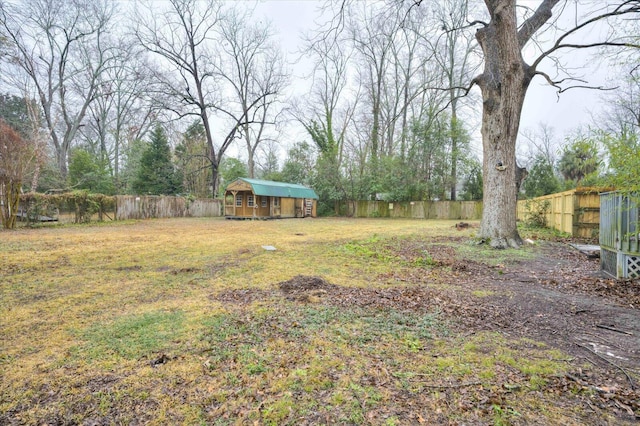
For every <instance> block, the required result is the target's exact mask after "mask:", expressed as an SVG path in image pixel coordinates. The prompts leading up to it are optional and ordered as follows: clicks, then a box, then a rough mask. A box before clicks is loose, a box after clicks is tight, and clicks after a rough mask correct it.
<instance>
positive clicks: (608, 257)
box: [600, 249, 618, 278]
mask: <svg viewBox="0 0 640 426" xmlns="http://www.w3.org/2000/svg"><path fill="white" fill-rule="evenodd" d="M617 258H618V256H617V255H616V252H614V251H610V250H605V249H601V250H600V269H602V270H603V271H604V272H606V273H607V274H609V275H611V276H612V277H616V275H617V270H616V269H617V268H616V264H617ZM616 278H617V277H616Z"/></svg>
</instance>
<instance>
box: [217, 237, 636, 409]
mask: <svg viewBox="0 0 640 426" xmlns="http://www.w3.org/2000/svg"><path fill="white" fill-rule="evenodd" d="M457 243H462V240H460V239H459V238H455V237H454V238H450V239H444V238H441V239H438V241H429V242H427V243H425V242H424V241H422V242H420V241H416V242H408V243H407V244H403V245H397V246H393V247H395V250H396V253H395V254H396V255H397V256H398V258H400V259H411V258H414V257H417V256H419V255H424V253H425V252H428V254H429V255H430V257H431V258H432V260H433V262H432V263H431V265H430V266H428V267H427V266H424V267H422V266H421V267H415V268H406V267H399V268H397V269H396V270H394V271H393V272H391V273H386V274H381V275H379V276H376V277H371V280H372V281H377V282H379V283H385V284H386V285H388V284H389V282H397V285H393V284H392V285H391V286H388V287H384V286H376V287H375V288H357V287H342V286H338V285H335V284H332V283H330V282H329V281H327V279H326V278H323V277H318V276H304V275H298V276H295V277H293V278H291V279H290V280H287V281H284V282H281V283H279V284H277V289H273V290H260V291H256V290H235V291H231V292H225V293H222V294H218V295H217V296H216V299H218V300H221V301H226V302H235V303H250V302H252V301H254V300H257V299H260V300H264V299H265V298H282V297H283V298H285V299H287V300H289V301H294V302H300V303H321V304H326V305H332V306H339V307H345V308H346V307H359V308H371V309H394V310H397V311H411V312H420V313H429V312H431V313H432V312H438V313H439V315H440V316H441V317H442V318H443V319H445V320H447V321H448V322H449V323H450V324H451V327H452V328H453V329H454V330H456V332H457V333H459V334H461V335H472V334H475V333H480V332H485V331H493V332H498V333H501V334H502V335H504V336H506V337H513V338H528V339H532V341H535V342H543V343H545V344H546V345H547V346H548V347H550V348H557V349H560V350H562V351H563V352H564V353H566V354H568V355H569V357H570V359H569V360H567V362H568V363H569V365H570V370H571V371H572V373H571V374H568V375H566V376H562V377H551V378H549V381H548V384H547V391H550V392H552V393H555V394H557V395H565V396H571V397H575V398H574V399H573V401H574V402H575V403H580V404H582V405H583V406H584V407H585V409H587V410H591V409H598V410H604V411H607V412H609V413H612V414H613V415H614V416H615V417H616V418H618V419H620V420H623V421H634V420H638V419H640V416H639V415H640V390H639V389H640V368H639V366H640V310H638V307H640V282H639V280H625V281H617V280H615V279H612V278H609V277H607V276H604V275H603V274H602V273H601V272H600V270H599V261H598V260H597V259H595V260H594V259H589V258H588V257H587V256H585V255H584V254H581V253H579V252H578V251H576V250H575V249H573V248H571V247H569V246H568V245H566V244H564V243H557V242H553V243H541V244H540V245H539V246H537V247H535V248H532V249H531V250H532V251H533V255H532V256H531V257H530V258H526V259H521V258H520V259H518V260H512V261H509V260H506V261H505V262H504V263H500V264H498V265H496V264H495V262H489V261H487V263H484V262H483V261H482V260H475V261H473V260H469V259H468V258H463V257H462V256H461V255H459V254H458V251H457V250H456V244H457ZM393 247H391V246H385V250H390V249H393ZM585 365H588V366H590V367H589V368H588V369H585V368H584V366H585ZM505 392H508V390H505ZM578 394H579V396H577V397H576V395H578ZM565 401H566V400H565Z"/></svg>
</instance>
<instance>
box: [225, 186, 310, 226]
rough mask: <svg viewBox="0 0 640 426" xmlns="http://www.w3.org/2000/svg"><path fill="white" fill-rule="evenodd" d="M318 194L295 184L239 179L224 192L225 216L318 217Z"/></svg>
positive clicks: (263, 217) (264, 217)
mask: <svg viewBox="0 0 640 426" xmlns="http://www.w3.org/2000/svg"><path fill="white" fill-rule="evenodd" d="M317 200H318V195H317V194H316V193H315V191H314V190H313V189H311V188H307V187H306V186H302V185H297V184H294V183H285V182H273V181H269V180H259V179H248V178H238V179H236V180H234V181H233V182H231V183H230V184H229V185H228V186H227V188H226V189H225V192H224V215H225V217H227V218H229V219H231V218H237V219H253V218H255V219H272V218H290V217H316V208H317Z"/></svg>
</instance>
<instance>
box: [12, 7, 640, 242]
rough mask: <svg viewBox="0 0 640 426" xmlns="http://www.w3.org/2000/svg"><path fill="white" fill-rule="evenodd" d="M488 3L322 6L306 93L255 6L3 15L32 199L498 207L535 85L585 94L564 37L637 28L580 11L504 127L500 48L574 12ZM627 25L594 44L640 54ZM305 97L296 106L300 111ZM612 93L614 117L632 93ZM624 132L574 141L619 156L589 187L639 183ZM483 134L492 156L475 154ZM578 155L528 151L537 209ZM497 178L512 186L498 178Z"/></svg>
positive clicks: (20, 10) (608, 130)
mask: <svg viewBox="0 0 640 426" xmlns="http://www.w3.org/2000/svg"><path fill="white" fill-rule="evenodd" d="M494 3H496V2H484V3H482V2H478V1H471V0H441V1H438V2H421V1H402V2H398V1H379V2H357V1H349V0H341V1H333V2H321V3H319V8H318V17H319V18H318V25H317V27H315V28H310V29H309V31H308V32H307V33H306V34H305V35H304V37H303V39H304V41H303V45H302V47H301V49H300V52H298V55H297V56H299V57H300V58H302V59H303V60H304V61H306V63H308V64H310V65H309V66H308V68H307V69H306V70H305V73H306V74H305V75H304V76H303V78H299V77H294V76H293V75H292V71H291V65H290V62H289V61H287V55H286V54H285V53H284V52H283V50H282V47H281V46H280V44H279V43H278V39H277V34H276V33H275V30H274V28H273V27H272V26H271V25H270V24H269V23H268V22H267V21H265V20H263V19H261V17H260V16H257V14H256V12H255V9H252V7H250V5H248V4H247V3H234V2H222V1H217V0H205V1H202V0H169V1H168V2H163V3H158V2H153V1H140V2H131V3H129V2H125V3H117V2H111V1H109V0H98V1H95V0H91V1H89V0H74V1H71V2H58V1H54V0H38V1H23V0H2V1H0V19H1V25H0V61H1V62H2V68H3V73H2V77H1V83H2V86H1V87H2V90H0V92H2V95H1V96H0V108H1V111H0V112H1V115H2V117H3V118H4V121H5V123H7V125H8V126H10V127H11V128H12V129H13V130H15V131H16V132H17V134H18V135H19V137H20V138H22V139H23V140H26V141H28V142H29V143H28V144H27V145H28V146H29V149H30V155H29V156H28V161H25V164H24V167H23V169H24V173H23V176H21V179H20V186H22V187H24V188H23V190H26V191H46V190H50V189H68V188H78V189H79V188H82V189H88V190H91V191H95V192H102V193H105V194H112V193H139V194H143V193H144V194H147V193H158V194H192V195H194V196H198V197H203V196H216V195H218V194H219V193H220V191H221V188H223V187H224V185H225V184H226V183H228V182H230V181H231V180H233V179H234V178H235V177H239V176H248V177H256V178H264V179H271V180H282V181H289V182H295V183H302V184H306V185H310V186H312V187H313V188H314V189H315V190H316V191H317V192H318V194H319V195H320V198H321V203H320V210H321V211H323V212H324V213H338V214H339V213H340V211H339V210H338V209H339V206H340V205H342V203H341V201H344V200H352V199H384V200H389V201H403V200H434V199H451V200H455V199H460V198H462V199H481V198H482V197H483V195H484V196H485V197H486V195H487V192H488V191H489V192H491V194H492V195H491V196H490V197H489V199H490V200H497V199H498V198H500V197H496V192H495V191H498V192H497V193H500V194H502V193H505V191H506V192H507V193H508V192H509V191H511V190H510V189H508V190H505V188H511V187H514V181H515V174H516V169H517V166H516V163H515V156H516V150H515V144H516V138H518V134H519V132H518V123H519V110H518V107H517V104H518V103H519V104H520V109H521V106H522V101H523V99H524V93H526V86H528V82H529V81H530V80H531V79H532V78H533V77H535V76H537V75H538V76H541V77H542V78H545V79H547V81H548V82H549V84H551V85H553V86H556V87H557V88H558V90H559V91H562V90H566V89H567V88H568V87H567V86H571V84H567V82H572V81H573V80H571V79H570V78H563V76H562V75H561V72H564V71H566V68H562V67H560V66H559V65H558V69H557V71H558V73H556V74H555V75H553V77H552V76H551V74H550V73H548V72H547V70H543V69H542V65H541V63H542V61H543V60H546V59H549V58H553V55H555V54H556V53H559V51H561V50H562V49H564V48H566V47H567V46H568V45H569V43H566V42H565V41H564V37H565V35H570V34H573V33H574V31H577V30H581V29H585V28H586V29H588V28H589V25H591V23H595V22H598V21H600V20H601V19H608V18H611V19H613V18H616V17H618V16H620V17H622V18H624V17H625V16H627V15H629V14H632V13H637V12H638V10H637V8H638V4H637V2H635V1H620V2H612V4H611V5H608V6H607V8H604V9H602V8H601V9H598V10H596V11H593V10H591V9H589V8H588V7H587V8H586V9H585V10H586V12H584V14H582V15H580V16H576V17H575V20H576V22H578V21H579V20H580V19H582V21H580V24H579V25H576V26H575V28H572V29H568V30H565V32H564V33H563V32H562V31H560V29H559V25H556V26H555V27H554V31H556V33H557V34H558V35H557V36H556V40H557V42H556V43H555V44H552V45H551V47H548V48H545V47H544V46H543V43H538V44H537V46H538V48H539V49H543V50H542V51H541V52H539V56H538V59H537V60H536V61H535V62H533V63H531V64H528V65H527V64H525V65H526V66H525V67H524V68H523V69H524V70H525V72H524V74H522V78H523V79H524V80H523V81H526V85H524V86H522V83H517V82H516V86H517V87H523V88H524V91H523V92H518V93H516V91H514V90H511V89H510V90H509V91H506V92H508V93H509V94H510V96H512V97H513V96H515V98H513V99H511V101H513V102H515V104H514V105H515V107H514V106H510V107H508V108H509V109H507V110H505V111H515V112H516V113H517V115H516V116H513V118H509V119H508V120H506V119H505V117H507V116H506V115H505V114H506V113H505V112H500V111H501V110H500V108H502V107H501V106H500V105H503V103H504V102H507V101H509V99H505V100H503V99H502V98H501V96H503V95H504V93H505V91H504V90H501V89H500V87H507V86H506V84H507V81H508V80H509V78H510V77H509V75H513V76H514V77H515V76H518V75H519V74H518V72H520V71H518V70H516V68H513V69H512V70H509V71H508V72H505V71H504V70H505V69H508V67H507V68H504V67H505V66H508V64H507V62H508V61H512V59H509V58H508V57H507V56H505V54H500V52H506V51H507V50H505V49H512V50H511V51H510V52H511V53H510V54H513V55H515V56H514V57H515V58H518V54H519V52H520V50H521V49H522V48H523V47H524V46H525V45H527V43H531V40H532V39H533V35H534V34H536V32H537V31H540V30H541V28H542V29H544V30H545V31H551V30H549V29H548V28H546V27H544V25H545V24H546V23H548V22H549V20H550V19H551V16H552V15H553V14H552V12H555V10H558V9H559V12H563V11H565V9H564V8H562V7H561V6H562V4H563V3H566V2H560V1H558V0H545V1H543V2H541V4H540V5H539V7H537V8H530V7H528V5H526V4H525V5H518V4H516V3H517V2H516V1H508V2H506V5H504V6H500V5H498V4H497V3H496V4H494ZM613 3H616V4H613ZM520 6H522V7H520ZM592 9H593V8H592ZM577 10H578V9H577V8H576V11H577ZM472 18H474V19H472ZM506 18H508V19H509V20H511V19H512V20H513V23H511V22H507V20H505V19H506ZM624 22H626V24H625V25H622V26H620V27H619V28H618V31H619V34H618V33H616V34H613V33H612V34H613V35H611V36H610V37H609V38H607V39H606V40H603V41H602V42H600V43H599V45H598V46H592V47H605V46H609V47H610V46H613V47H616V48H618V50H621V49H622V48H624V47H631V46H632V44H633V42H634V40H637V37H636V39H633V37H635V36H634V34H637V32H634V30H635V27H634V21H633V20H627V21H624ZM505 23H506V24H508V25H511V26H504V25H506V24H505ZM501 25H502V26H501ZM512 31H513V32H512ZM630 35H631V36H630ZM509 37H515V38H514V40H515V45H513V46H512V45H511V44H509V43H510V42H509ZM585 47H588V46H585ZM574 48H575V46H574ZM545 49H546V50H545ZM514 52H515V53H514ZM494 54H496V55H497V56H496V57H493V56H492V55H494ZM624 60H626V61H627V62H626V63H627V64H628V68H630V69H632V72H631V73H630V74H629V75H630V76H631V77H629V78H628V79H626V80H625V84H627V83H628V84H630V85H631V86H633V84H634V82H635V83H637V78H636V74H637V67H636V68H633V65H634V62H633V59H629V58H627V59H623V58H621V59H620V61H624ZM516 62H518V61H516ZM514 63H515V62H514ZM556 64H559V62H556ZM483 67H484V68H483ZM512 71H513V72H512ZM505 76H506V77H507V80H505V81H504V82H503V83H500V82H499V79H494V77H495V78H503V77H505ZM518 78H520V77H518ZM627 80H628V81H627ZM494 83H496V84H498V85H497V86H493V84H494ZM518 84H520V85H521V86H518ZM476 86H477V87H479V88H480V93H478V92H477V91H474V90H472V89H473V88H474V87H476ZM516 86H514V87H516ZM574 86H576V85H574ZM301 88H302V89H301ZM294 89H295V90H296V91H297V92H302V93H303V94H302V95H301V96H294V95H291V93H292V92H293V90H294ZM615 93H619V94H620V96H619V98H618V99H614V100H612V105H615V104H616V102H618V101H621V100H622V99H623V98H625V96H627V92H624V91H618V92H615ZM479 98H482V105H483V108H482V109H483V115H482V119H481V120H479V104H480V102H479V101H480V99H479ZM511 101H509V102H511ZM634 101H635V98H634V99H631V100H630V101H629V102H630V103H631V104H632V105H631V106H630V111H637V108H636V110H634V109H633V108H634V106H633V102H634ZM509 102H507V104H509ZM509 105H512V104H509ZM489 106H493V107H492V108H489ZM628 107H629V106H627V108H628ZM623 111H626V110H625V107H622V106H621V107H620V108H619V109H618V110H617V113H620V114H622V112H623ZM492 114H496V115H495V116H494V115H492ZM612 114H613V111H612ZM614 115H615V114H614ZM491 120H495V121H493V122H492V121H491ZM614 121H615V119H614V118H613V117H611V120H609V121H607V123H609V124H608V125H607V126H608V127H604V126H595V127H594V129H589V130H588V132H586V134H584V135H580V138H578V139H580V140H581V141H582V142H581V144H582V148H580V149H586V148H585V146H586V145H589V144H591V145H594V144H599V145H598V146H599V147H600V148H598V149H604V148H602V147H606V149H607V150H608V151H607V154H608V156H607V160H606V161H602V158H603V157H602V155H601V154H602V153H601V152H599V153H598V156H597V158H598V161H597V162H598V167H597V168H596V171H598V170H599V171H602V173H601V174H602V175H606V176H608V178H611V179H612V177H613V176H620V175H621V174H620V171H621V170H623V169H624V170H633V165H632V166H631V168H629V167H630V166H629V165H628V162H627V160H628V157H627V156H625V155H624V153H625V152H627V151H625V150H628V149H631V150H632V149H634V145H633V144H634V143H637V136H635V135H637V121H636V125H635V127H634V125H627V127H626V128H625V129H624V132H626V133H624V135H623V133H622V132H623V131H622V130H621V129H620V128H614V127H613V124H614ZM292 122H293V123H297V124H298V125H299V126H301V127H302V128H303V129H304V131H305V134H304V135H302V136H296V137H297V138H298V139H299V140H290V139H289V138H290V137H291V136H290V135H289V134H288V133H287V132H288V131H289V130H290V129H291V123H292ZM509 126H511V127H509ZM479 127H480V129H481V133H482V138H483V141H484V142H483V148H482V152H479V150H478V148H474V146H475V145H474V144H473V143H472V139H473V137H472V135H474V134H476V133H477V130H478V128H479ZM492 135H494V136H492ZM12 137H13V136H12ZM540 137H542V138H543V139H544V137H545V136H544V135H542V136H540V135H539V134H537V133H534V132H531V133H529V134H526V133H523V134H521V135H520V136H519V141H520V145H522V144H523V143H522V142H523V141H524V142H527V144H526V145H527V146H529V147H534V148H536V147H538V146H543V145H544V143H545V142H543V141H540V140H539V139H540ZM492 138H493V139H492ZM490 140H493V142H491V143H489V141H490ZM620 141H624V142H620ZM634 141H635V142H634ZM492 144H493V145H492ZM551 144H557V140H556V139H553V140H552V141H549V142H548V143H547V145H551ZM574 145H575V150H574V151H575V152H573V153H574V154H575V155H573V157H571V156H570V155H569V152H570V151H571V150H572V149H573V148H574ZM578 145H580V144H577V142H576V143H575V144H574V143H573V142H572V143H567V148H565V150H566V152H563V154H562V161H564V162H562V161H560V159H559V158H555V157H552V156H550V155H548V154H549V152H547V153H546V154H545V153H544V152H543V150H542V149H541V150H539V151H540V152H537V151H536V152H535V155H525V157H524V160H521V163H523V164H522V165H525V166H527V168H528V169H529V175H528V178H527V179H526V180H525V181H524V184H523V186H522V188H523V191H524V194H526V195H527V196H533V195H534V194H538V193H542V192H545V191H548V190H550V188H553V187H554V185H556V187H563V186H566V185H568V184H567V183H565V181H569V180H571V181H573V182H574V183H576V184H577V183H579V182H580V181H582V180H583V179H584V176H582V175H581V174H580V175H576V174H575V173H574V174H573V175H571V174H567V175H566V176H564V178H565V179H563V180H562V181H561V180H560V176H561V172H562V173H564V171H566V170H569V169H570V168H571V167H574V169H580V168H581V167H583V168H584V167H585V166H584V164H582V163H584V161H583V160H584V155H583V153H579V152H578V151H576V150H578V148H579V147H578ZM554 146H556V147H557V146H558V145H554ZM547 148H549V149H551V148H550V147H547ZM554 149H555V150H556V152H555V154H554V155H557V149H558V148H554ZM589 149H591V148H589ZM592 151H593V150H592ZM284 153H286V154H284ZM528 154H531V152H529V153H528ZM565 157H566V159H565ZM7 158H8V157H7ZM615 158H619V160H615ZM0 160H1V158H0ZM616 161H618V162H617V163H616ZM580 162H582V163H580ZM498 163H499V164H500V166H496V164H498ZM503 163H504V166H502V164H503ZM525 163H526V164H525ZM579 163H580V165H577V164H579ZM570 164H573V166H570ZM507 165H508V167H507ZM502 167H504V168H503V169H502ZM496 169H497V170H498V171H501V170H506V171H505V172H504V173H497V174H496V175H495V176H494V175H493V174H494V173H496V172H495V171H496ZM587 169H588V167H587ZM581 173H582V172H581ZM589 173H591V175H590V174H589ZM589 173H587V175H589V176H591V177H593V173H595V171H590V172H589ZM591 177H590V178H591ZM487 179H488V180H487ZM513 192H515V191H513ZM516 196H517V195H511V196H510V197H511V198H510V199H515V198H516ZM487 205H489V206H490V208H489V210H491V211H494V210H500V209H504V208H506V209H507V210H509V209H510V207H503V206H504V205H507V206H510V204H509V203H505V202H497V204H496V206H494V207H491V205H492V204H491V202H489V203H488V204H487ZM513 210H514V212H513V216H514V215H515V208H514V209H513ZM508 216H509V217H511V216H512V215H511V213H508ZM514 217H515V216H514ZM496 221H497V222H500V221H501V222H504V223H510V220H506V221H505V220H497V219H496ZM483 222H484V219H483ZM514 223H515V220H514ZM485 228H486V229H489V227H488V226H485ZM509 232H511V231H509ZM496 237H497V235H496ZM497 240H498V239H497V238H496V241H497ZM516 240H517V239H516ZM516 242H517V241H516Z"/></svg>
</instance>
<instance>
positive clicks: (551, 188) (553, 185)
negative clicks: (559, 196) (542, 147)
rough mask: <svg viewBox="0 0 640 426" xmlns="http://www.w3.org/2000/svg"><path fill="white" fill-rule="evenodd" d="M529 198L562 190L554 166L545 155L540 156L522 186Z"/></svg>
mask: <svg viewBox="0 0 640 426" xmlns="http://www.w3.org/2000/svg"><path fill="white" fill-rule="evenodd" d="M522 186H523V188H524V193H525V195H526V196H527V197H528V198H535V197H541V196H543V195H547V194H553V193H554V192H558V191H559V190H560V182H559V181H558V178H557V177H556V175H555V172H554V170H553V165H552V164H549V160H547V158H546V157H545V156H544V155H538V156H537V157H536V159H535V161H534V163H533V166H532V167H531V170H530V171H529V175H528V176H527V178H526V179H525V181H524V184H523V185H522Z"/></svg>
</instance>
